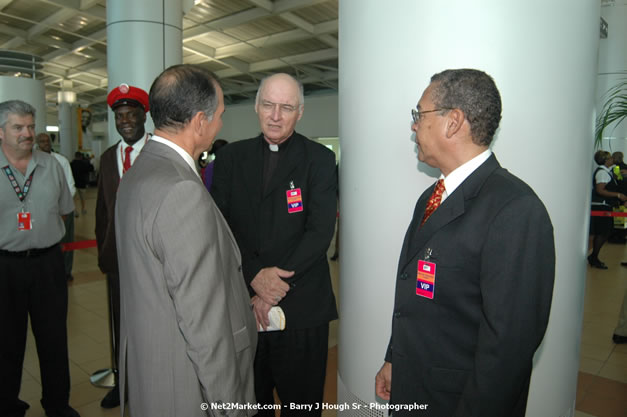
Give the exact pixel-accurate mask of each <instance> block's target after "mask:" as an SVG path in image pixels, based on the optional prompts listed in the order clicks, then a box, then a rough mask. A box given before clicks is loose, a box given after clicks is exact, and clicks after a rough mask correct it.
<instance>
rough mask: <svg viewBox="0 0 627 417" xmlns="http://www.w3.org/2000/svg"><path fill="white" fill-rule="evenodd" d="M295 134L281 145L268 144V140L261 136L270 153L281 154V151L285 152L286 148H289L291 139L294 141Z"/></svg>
mask: <svg viewBox="0 0 627 417" xmlns="http://www.w3.org/2000/svg"><path fill="white" fill-rule="evenodd" d="M293 135H294V134H293V133H292V135H290V137H289V138H287V139H286V140H284V141H283V142H281V143H280V144H278V145H277V144H276V143H268V141H267V140H266V138H264V137H263V134H262V136H261V140H263V141H264V143H265V144H266V145H268V149H269V150H270V152H279V151H284V150H285V148H286V147H287V145H288V144H289V142H290V139H292V136H293Z"/></svg>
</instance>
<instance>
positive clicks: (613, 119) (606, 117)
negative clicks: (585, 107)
mask: <svg viewBox="0 0 627 417" xmlns="http://www.w3.org/2000/svg"><path fill="white" fill-rule="evenodd" d="M605 96H606V97H607V100H606V101H605V104H603V107H602V108H601V111H600V112H599V116H598V117H597V122H596V129H595V134H594V144H595V146H596V147H597V148H600V147H601V140H602V139H603V132H604V131H605V129H607V128H608V127H609V126H610V125H612V124H615V125H614V126H615V127H616V126H618V125H619V124H620V123H621V122H622V121H623V120H625V117H627V78H626V79H623V80H621V81H620V82H619V83H618V84H617V85H615V86H614V87H612V88H611V89H610V90H609V91H608V92H607V93H606V94H605Z"/></svg>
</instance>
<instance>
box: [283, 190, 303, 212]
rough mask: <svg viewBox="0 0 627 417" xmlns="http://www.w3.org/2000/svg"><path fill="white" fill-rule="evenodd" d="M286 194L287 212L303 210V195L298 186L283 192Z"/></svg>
mask: <svg viewBox="0 0 627 417" xmlns="http://www.w3.org/2000/svg"><path fill="white" fill-rule="evenodd" d="M285 194H286V195H287V212H288V213H289V214H292V213H298V212H300V211H303V196H302V195H301V193H300V188H293V189H291V190H287V191H286V192H285Z"/></svg>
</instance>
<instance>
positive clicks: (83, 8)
mask: <svg viewBox="0 0 627 417" xmlns="http://www.w3.org/2000/svg"><path fill="white" fill-rule="evenodd" d="M40 1H43V2H45V3H48V4H53V5H55V6H59V7H61V8H63V9H68V10H73V11H74V12H77V13H81V14H83V15H85V16H89V17H93V18H96V19H99V20H103V21H106V20H107V13H106V12H105V11H104V8H102V7H99V5H98V0H82V1H81V0H40Z"/></svg>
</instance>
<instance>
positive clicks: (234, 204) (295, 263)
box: [211, 133, 337, 328]
mask: <svg viewBox="0 0 627 417" xmlns="http://www.w3.org/2000/svg"><path fill="white" fill-rule="evenodd" d="M289 141H290V143H289V144H288V145H287V148H286V149H285V150H281V152H282V153H283V154H282V155H281V157H280V160H279V163H278V166H277V168H276V170H275V172H274V175H273V176H272V180H271V182H270V184H269V186H268V189H267V191H266V193H265V194H264V193H263V184H262V182H263V148H262V147H263V146H268V145H267V143H266V142H265V141H264V139H263V136H262V135H260V136H258V137H256V138H252V139H247V140H242V141H238V142H234V143H232V144H230V145H229V146H226V147H224V148H222V149H221V150H220V157H219V158H217V159H216V163H215V168H214V173H213V185H212V190H211V194H212V196H213V198H214V199H215V202H216V204H217V205H218V207H219V208H220V210H221V211H222V214H223V215H224V217H225V218H226V220H227V222H228V223H229V226H230V227H231V230H232V231H233V234H234V235H235V238H236V240H237V243H238V245H239V248H240V251H241V253H242V262H243V269H244V271H243V272H244V278H245V280H246V283H247V284H248V285H249V290H250V291H251V294H254V292H252V289H250V282H251V281H252V280H253V278H254V277H255V275H257V273H258V272H259V271H260V270H261V269H262V268H264V267H271V266H278V267H279V268H282V269H286V270H293V271H295V272H296V273H295V275H294V276H293V277H292V278H289V279H287V280H286V282H287V283H288V284H290V286H291V289H290V291H289V292H288V294H287V296H286V297H285V298H284V299H283V300H282V301H281V302H280V304H279V305H280V306H281V308H283V311H284V312H285V316H286V327H287V328H308V327H314V326H318V325H321V324H324V323H328V322H329V321H330V320H334V319H336V318H337V310H336V307H335V297H334V296H333V291H332V288H331V277H330V274H329V264H328V262H327V258H326V252H327V249H328V247H329V243H330V241H331V239H332V237H333V232H334V228H335V216H336V211H337V204H336V173H335V156H334V154H333V152H331V151H330V150H328V149H327V148H325V147H324V146H322V145H320V144H318V143H316V142H313V141H311V140H309V139H307V138H306V137H304V136H302V135H299V134H298V133H294V134H293V135H292V137H291V139H289ZM290 183H293V185H294V187H295V188H300V189H301V192H302V197H303V211H302V212H298V213H292V214H289V213H288V210H287V196H286V192H287V190H289V189H290Z"/></svg>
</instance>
